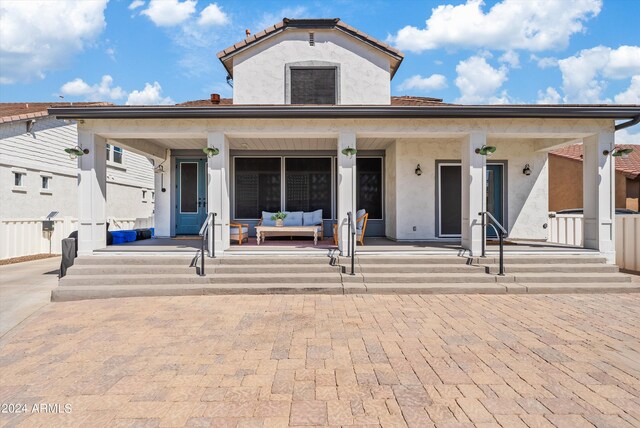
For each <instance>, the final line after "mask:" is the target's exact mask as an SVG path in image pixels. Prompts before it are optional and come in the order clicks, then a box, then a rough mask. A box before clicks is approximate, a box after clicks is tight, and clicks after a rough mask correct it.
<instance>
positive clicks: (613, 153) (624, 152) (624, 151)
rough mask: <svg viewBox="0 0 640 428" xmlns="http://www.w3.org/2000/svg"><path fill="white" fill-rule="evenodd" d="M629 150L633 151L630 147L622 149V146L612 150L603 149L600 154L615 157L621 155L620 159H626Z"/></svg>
mask: <svg viewBox="0 0 640 428" xmlns="http://www.w3.org/2000/svg"><path fill="white" fill-rule="evenodd" d="M631 152H633V149H632V148H627V149H623V148H622V147H616V148H615V149H613V150H612V151H609V150H605V151H603V152H602V154H603V155H605V156H609V155H611V156H615V157H621V158H622V159H627V158H628V157H629V154H630V153H631Z"/></svg>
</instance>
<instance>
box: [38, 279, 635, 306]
mask: <svg viewBox="0 0 640 428" xmlns="http://www.w3.org/2000/svg"><path fill="white" fill-rule="evenodd" d="M343 293H345V294H505V293H506V294H555V293H640V283H631V282H630V283H597V284H593V283H562V284H526V285H523V284H514V283H473V282H469V283H430V284H425V283H360V284H356V283H354V284H349V283H347V284H345V285H344V287H343V286H342V285H341V284H336V283H315V284H312V285H310V284H308V283H290V284H267V283H254V284H135V285H126V286H110V285H95V286H59V287H57V288H55V289H54V290H53V291H52V293H51V300H52V301H54V302H61V301H70V300H85V299H108V298H114V297H144V296H193V295H208V294H209V295H213V294H343Z"/></svg>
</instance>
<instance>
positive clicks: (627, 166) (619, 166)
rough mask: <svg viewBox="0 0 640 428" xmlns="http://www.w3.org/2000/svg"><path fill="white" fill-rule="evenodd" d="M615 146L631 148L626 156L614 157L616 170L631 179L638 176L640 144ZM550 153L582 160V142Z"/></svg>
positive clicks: (639, 169)
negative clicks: (624, 157)
mask: <svg viewBox="0 0 640 428" xmlns="http://www.w3.org/2000/svg"><path fill="white" fill-rule="evenodd" d="M616 148H622V149H633V151H632V152H631V153H630V154H629V157H628V158H626V159H623V158H622V157H617V158H616V171H617V172H619V173H621V174H623V175H624V176H625V177H627V178H630V179H632V180H635V179H636V178H638V177H640V145H633V144H616ZM550 153H551V154H552V155H555V156H560V157H563V158H566V159H571V160H575V161H578V162H582V156H583V154H584V151H583V148H582V144H574V145H573V146H567V147H563V148H561V149H557V150H553V151H552V152H550Z"/></svg>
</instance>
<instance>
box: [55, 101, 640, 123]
mask: <svg viewBox="0 0 640 428" xmlns="http://www.w3.org/2000/svg"><path fill="white" fill-rule="evenodd" d="M49 114H52V115H56V117H58V118H61V119H179V118H183V119H251V118H255V119H271V118H290V119H305V118H306V119H308V118H312V119H313V118H315V119H323V118H326V119H346V118H348V119H359V118H360V119H374V118H377V119H384V118H404V119H447V118H467V119H517V118H520V119H536V118H539V119H614V120H623V119H632V118H635V117H637V116H640V106H609V107H564V106H557V107H548V106H547V107H536V106H525V107H520V106H291V105H281V106H239V105H236V106H219V107H176V106H169V107H162V106H154V107H58V108H51V109H49Z"/></svg>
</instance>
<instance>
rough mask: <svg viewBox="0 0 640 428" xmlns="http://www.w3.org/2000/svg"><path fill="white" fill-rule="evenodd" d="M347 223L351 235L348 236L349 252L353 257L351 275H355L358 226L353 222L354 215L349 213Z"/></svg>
mask: <svg viewBox="0 0 640 428" xmlns="http://www.w3.org/2000/svg"><path fill="white" fill-rule="evenodd" d="M347 222H348V223H349V235H348V236H347V252H348V254H349V256H350V257H351V273H350V275H355V274H356V273H355V264H356V263H355V257H356V225H355V223H354V220H353V213H352V212H351V211H349V212H348V213H347Z"/></svg>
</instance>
